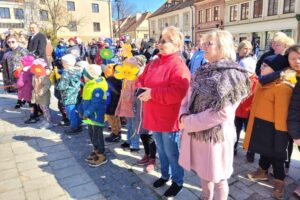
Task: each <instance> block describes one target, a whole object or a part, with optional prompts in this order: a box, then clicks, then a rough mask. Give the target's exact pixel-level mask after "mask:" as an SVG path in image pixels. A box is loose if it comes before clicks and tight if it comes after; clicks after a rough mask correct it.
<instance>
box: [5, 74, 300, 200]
mask: <svg viewBox="0 0 300 200" xmlns="http://www.w3.org/2000/svg"><path fill="white" fill-rule="evenodd" d="M0 81H1V78H0ZM0 85H2V84H1V82H0ZM51 100H52V104H51V109H53V110H52V114H53V118H54V120H55V122H58V121H59V120H60V116H59V115H58V112H57V107H56V105H57V102H56V100H55V99H54V98H53V99H51ZM15 103H16V95H15V94H7V93H5V92H3V90H0V152H1V153H0V200H14V199H15V200H22V199H27V200H36V199H37V200H39V199H41V200H43V199H49V200H50V199H51V200H52V199H55V200H64V199H83V200H103V199H109V200H118V199H120V200H127V199H128V200H156V199H162V198H161V195H162V194H163V192H164V191H165V190H166V189H167V186H165V187H162V188H159V189H156V190H154V188H153V187H152V186H151V185H152V183H153V181H154V180H155V179H156V178H157V177H159V173H158V172H157V171H159V164H158V165H157V170H156V171H154V172H153V173H150V174H147V173H145V172H144V169H143V168H142V167H139V166H137V165H135V163H136V161H137V160H139V159H140V158H141V157H142V156H143V150H142V149H141V150H140V152H139V153H130V152H128V151H124V150H123V149H121V148H120V147H119V146H120V144H121V142H120V143H113V144H107V146H106V147H107V148H106V149H107V156H108V158H109V162H108V163H107V164H105V165H103V166H101V167H98V168H91V167H89V166H87V165H86V163H85V161H84V158H85V157H86V156H87V155H88V153H89V151H90V150H91V148H92V147H91V145H90V144H89V139H88V134H87V130H86V129H85V130H84V131H83V132H82V133H81V134H79V135H76V136H66V135H64V134H63V127H60V126H57V127H55V128H53V129H52V130H40V129H39V128H38V124H37V125H30V126H27V125H25V124H24V123H23V121H24V120H25V119H26V118H27V117H28V116H29V110H28V108H27V107H25V108H21V109H18V110H15V109H14V108H13V107H14V105H15ZM105 135H108V132H105ZM125 138H126V137H125V134H122V139H123V140H125ZM292 158H293V160H292V163H291V169H290V172H289V176H288V177H287V178H286V183H287V184H286V185H287V186H286V191H287V192H286V198H285V199H289V200H296V199H297V198H296V197H295V196H293V195H292V191H293V190H294V189H295V187H296V185H297V184H300V154H299V151H298V150H297V148H294V152H293V157H292ZM257 159H258V158H257V157H256V161H255V163H253V164H248V163H247V162H246V160H245V153H244V152H243V150H242V149H239V152H238V155H237V156H236V157H235V164H234V168H235V172H234V174H233V176H232V178H231V179H230V197H229V199H236V200H242V199H249V200H254V199H272V198H271V196H270V195H271V191H272V186H271V182H268V181H267V182H259V183H256V182H251V181H249V180H248V179H247V178H245V175H246V173H248V172H249V171H252V170H255V169H256V167H257ZM270 178H271V177H270ZM168 184H170V183H168ZM200 195H201V189H200V187H199V180H198V178H197V176H196V175H195V174H194V173H193V172H186V173H185V184H184V189H183V191H182V192H181V193H180V194H179V195H178V196H177V197H176V198H174V199H178V200H181V199H182V200H183V199H184V200H196V199H199V197H200Z"/></svg>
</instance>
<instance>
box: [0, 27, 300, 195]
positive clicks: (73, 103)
mask: <svg viewBox="0 0 300 200" xmlns="http://www.w3.org/2000/svg"><path fill="white" fill-rule="evenodd" d="M29 30H30V32H31V35H30V37H29V39H28V40H27V36H26V35H25V34H24V32H21V33H20V34H14V33H10V34H8V35H6V36H5V37H3V36H2V40H1V70H2V73H3V81H4V86H3V88H4V89H5V90H6V91H7V92H17V95H18V101H17V103H16V106H15V109H19V108H20V107H22V106H23V105H24V104H26V103H28V104H29V106H30V108H31V109H30V117H29V118H28V119H27V120H26V121H25V123H26V124H31V123H38V122H39V128H41V129H51V128H52V127H53V126H55V125H56V124H55V123H54V122H53V119H52V116H51V112H50V108H49V106H50V96H51V92H50V88H51V85H53V86H54V95H55V97H56V98H57V99H58V105H57V106H58V108H59V111H60V113H61V115H62V119H61V121H60V123H59V124H60V125H62V126H65V127H66V129H65V130H64V132H65V134H69V135H74V134H78V133H80V132H81V131H82V130H83V129H82V126H83V124H87V125H88V133H89V137H90V140H91V143H92V145H93V149H92V150H91V153H90V155H87V157H86V162H87V163H88V165H90V166H91V167H98V166H101V165H103V164H105V163H106V162H107V158H106V155H105V143H112V142H120V140H121V127H122V123H123V122H124V121H126V125H127V140H126V141H125V142H123V143H122V144H121V147H122V148H124V149H128V150H130V152H137V151H139V150H140V145H139V140H140V139H141V141H142V145H143V147H144V151H145V154H144V156H143V158H142V159H141V160H139V161H138V162H137V164H138V165H141V166H145V170H146V171H147V172H150V171H152V170H154V169H155V164H156V153H158V158H159V160H160V169H161V177H160V178H159V179H157V180H156V181H155V182H154V183H153V187H155V188H158V187H162V186H163V185H165V184H166V183H167V182H168V181H169V180H170V179H171V180H172V184H171V186H170V187H169V188H168V189H167V190H166V191H165V193H164V196H165V197H172V196H176V195H177V194H178V193H179V192H180V191H181V189H182V187H183V182H184V179H183V178H184V169H186V170H193V171H195V172H196V173H197V175H198V177H199V178H200V180H201V188H202V199H205V200H211V199H217V200H224V199H227V197H228V194H229V187H228V179H229V178H230V176H231V175H232V173H233V160H234V156H235V155H236V154H237V153H238V151H239V148H238V146H239V142H240V141H239V138H240V133H241V131H242V130H243V129H244V130H245V133H246V134H245V139H244V142H243V148H244V150H245V151H247V154H246V160H247V162H249V163H252V162H254V160H255V154H259V155H260V158H259V166H257V170H256V171H254V172H251V173H249V174H247V177H248V178H249V179H250V180H252V181H265V180H268V179H269V178H270V176H269V174H270V173H271V174H272V176H273V177H274V179H273V186H274V190H273V192H272V196H273V197H274V198H276V199H283V198H284V185H285V184H284V179H285V176H286V175H287V174H288V173H289V166H290V162H291V155H292V151H293V143H294V142H295V143H296V144H297V145H300V81H299V77H300V45H297V44H294V41H293V39H292V38H290V37H288V36H287V35H286V34H284V33H282V32H278V33H277V34H275V36H274V38H273V39H272V45H271V49H270V51H268V52H266V53H265V54H263V55H262V56H261V57H260V58H259V59H258V60H257V54H258V52H257V47H253V46H252V44H251V42H249V41H247V40H244V41H241V42H240V43H239V44H238V45H235V43H234V40H233V36H232V35H231V34H230V33H229V32H227V31H222V30H218V31H214V32H210V33H207V34H205V35H203V36H201V37H200V38H198V41H197V46H196V47H195V48H187V46H186V44H184V37H183V34H182V33H181V32H180V31H179V30H178V29H177V28H176V27H172V26H171V27H167V28H165V29H164V30H163V31H162V33H161V36H160V39H159V41H155V40H154V39H150V40H149V41H142V43H141V44H140V45H139V47H140V48H138V47H137V46H138V45H136V44H131V43H128V41H126V38H120V39H119V40H118V41H116V42H115V43H114V42H113V40H112V39H110V38H105V37H99V39H93V40H92V41H91V42H90V43H88V45H87V46H85V45H84V44H83V42H82V41H81V39H80V38H79V37H75V38H69V39H68V41H66V40H65V39H63V38H62V39H60V40H59V42H58V45H57V46H56V47H55V48H53V47H52V45H51V41H50V38H47V37H46V36H45V35H44V34H43V33H41V32H40V31H39V29H38V25H37V24H36V23H31V24H30V27H29ZM253 48H254V50H253ZM40 118H42V119H43V120H40ZM40 121H42V122H40ZM105 127H106V128H108V129H109V131H110V132H111V134H110V135H109V136H108V137H106V138H104V136H103V128H105ZM271 166H272V169H273V170H270V167H271ZM295 194H296V195H298V196H300V187H298V188H297V189H296V190H295Z"/></svg>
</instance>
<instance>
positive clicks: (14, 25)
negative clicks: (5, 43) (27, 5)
mask: <svg viewBox="0 0 300 200" xmlns="http://www.w3.org/2000/svg"><path fill="white" fill-rule="evenodd" d="M0 28H24V23H0Z"/></svg>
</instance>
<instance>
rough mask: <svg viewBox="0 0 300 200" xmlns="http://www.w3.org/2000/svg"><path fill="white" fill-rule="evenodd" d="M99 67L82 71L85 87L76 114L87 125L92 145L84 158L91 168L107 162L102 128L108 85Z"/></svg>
mask: <svg viewBox="0 0 300 200" xmlns="http://www.w3.org/2000/svg"><path fill="white" fill-rule="evenodd" d="M101 73H102V70H101V67H100V66H98V65H89V66H88V67H86V68H85V69H84V71H83V76H84V80H85V85H84V87H83V93H82V101H81V104H80V106H79V107H78V112H79V113H80V115H81V116H82V118H83V121H84V122H85V123H86V124H88V132H89V136H90V139H91V142H92V144H93V148H94V149H93V151H92V152H91V154H90V155H89V156H88V157H87V158H86V161H87V162H88V164H89V165H90V166H91V167H98V166H100V165H103V164H105V163H106V162H107V159H106V156H105V154H104V153H105V147H104V138H103V126H104V115H105V111H106V100H107V95H106V91H107V89H108V84H107V82H106V80H105V78H104V77H101Z"/></svg>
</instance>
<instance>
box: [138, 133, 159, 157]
mask: <svg viewBox="0 0 300 200" xmlns="http://www.w3.org/2000/svg"><path fill="white" fill-rule="evenodd" d="M140 137H141V140H142V143H143V146H144V149H145V154H146V155H148V156H150V158H153V159H155V155H156V145H155V142H154V139H153V137H152V135H149V134H141V135H140Z"/></svg>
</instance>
